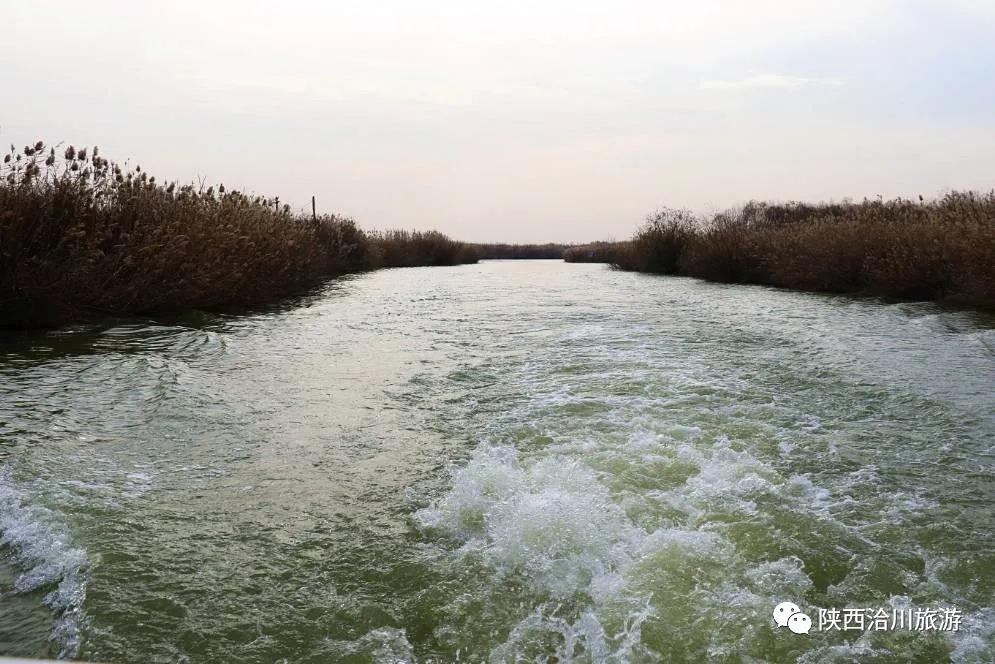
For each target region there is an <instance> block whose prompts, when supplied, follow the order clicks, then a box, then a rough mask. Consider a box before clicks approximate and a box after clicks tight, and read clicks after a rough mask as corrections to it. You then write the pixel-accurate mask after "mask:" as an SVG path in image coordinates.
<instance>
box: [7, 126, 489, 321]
mask: <svg viewBox="0 0 995 664" xmlns="http://www.w3.org/2000/svg"><path fill="white" fill-rule="evenodd" d="M473 260H475V258H474V257H473V252H472V251H470V250H469V249H468V248H467V245H464V244H462V243H459V242H455V241H453V240H450V239H449V238H447V237H445V236H444V235H442V234H441V233H434V232H429V233H405V232H399V231H395V232H392V233H386V234H367V233H364V232H363V231H362V230H360V229H359V228H358V227H357V226H356V224H355V222H354V221H353V220H351V219H348V218H344V217H339V216H336V215H312V214H304V213H295V212H292V211H291V209H290V207H289V206H287V205H285V204H281V203H280V200H279V199H278V198H266V197H262V196H255V195H251V194H246V193H243V192H240V191H234V190H229V189H225V187H224V186H217V187H213V186H212V187H205V186H196V185H191V184H186V185H180V184H178V183H176V182H157V181H156V179H155V178H154V177H152V176H150V175H149V174H148V173H146V172H145V171H143V170H142V169H141V167H140V166H136V167H135V168H134V169H129V168H127V167H123V166H122V165H120V164H117V163H115V162H112V161H109V160H107V159H105V158H104V157H103V156H102V155H100V153H99V151H98V150H97V148H93V149H92V150H87V149H86V148H83V149H76V148H75V147H73V146H69V147H65V148H63V147H59V148H55V147H49V146H46V145H45V144H44V143H43V142H41V141H39V142H37V143H35V144H34V145H31V146H25V147H24V148H23V149H22V150H18V149H16V148H14V147H13V146H12V147H11V149H10V152H9V153H7V154H5V155H4V157H3V159H2V163H0V326H2V327H29V326H52V325H59V324H63V323H66V322H69V321H73V320H77V319H80V318H87V317H91V316H97V315H107V314H131V313H147V312H156V311H163V310H178V309H188V308H218V307H229V306H244V305H256V304H261V303H266V302H269V301H272V300H274V299H276V298H279V297H281V296H284V295H287V294H289V293H292V292H295V291H298V290H300V289H302V288H306V287H308V286H309V285H313V284H315V283H316V282H317V281H318V280H320V279H322V278H325V277H328V276H333V275H339V274H344V273H347V272H356V271H361V270H368V269H374V268H378V267H394V266H412V265H448V264H454V263H459V262H467V261H473Z"/></svg>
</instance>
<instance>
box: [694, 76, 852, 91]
mask: <svg viewBox="0 0 995 664" xmlns="http://www.w3.org/2000/svg"><path fill="white" fill-rule="evenodd" d="M841 85H843V80H842V79H839V78H823V77H816V78H810V77H805V76H788V75H785V74H755V75H752V76H746V77H743V78H738V79H732V80H710V79H705V80H702V81H701V82H700V83H699V84H698V87H699V88H700V89H702V90H754V89H758V88H774V89H790V88H803V87H809V86H828V87H839V86H841Z"/></svg>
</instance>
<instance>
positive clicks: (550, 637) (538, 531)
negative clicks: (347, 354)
mask: <svg viewBox="0 0 995 664" xmlns="http://www.w3.org/2000/svg"><path fill="white" fill-rule="evenodd" d="M679 434H680V435H675V436H634V437H631V438H630V440H629V441H628V442H626V443H624V444H619V445H616V446H615V447H614V448H610V449H609V446H605V447H603V448H602V449H601V450H599V451H598V453H597V454H595V455H592V454H591V450H584V449H581V448H579V447H576V446H574V447H570V446H549V447H546V448H545V449H544V450H542V451H540V452H539V453H538V454H537V455H535V456H523V455H521V454H519V453H518V452H517V451H516V450H515V449H514V448H512V447H509V446H496V445H489V444H485V445H481V446H480V447H478V448H477V450H476V451H475V452H474V453H473V455H472V457H471V459H470V460H469V462H468V463H467V464H466V465H464V466H462V467H460V468H458V469H456V470H455V471H454V472H453V476H452V482H451V485H450V488H449V490H448V492H447V493H446V494H445V495H443V496H442V497H441V498H440V499H438V500H437V501H435V502H434V503H433V504H432V505H431V506H429V507H428V508H425V509H421V510H419V511H417V512H416V514H415V522H416V523H417V524H418V526H419V527H420V528H421V529H423V530H424V531H429V532H433V533H436V534H441V535H444V536H446V537H448V538H450V539H451V540H453V541H454V542H455V543H456V544H457V546H456V547H454V548H453V549H452V553H451V558H450V559H448V561H447V563H446V564H455V565H459V564H460V562H461V561H463V560H466V561H470V560H471V559H472V560H473V561H480V560H482V561H484V562H485V564H486V565H487V566H488V568H489V569H490V570H492V574H493V578H492V579H491V580H490V581H489V583H492V584H495V585H497V584H504V583H505V582H508V583H507V584H506V587H510V588H513V587H515V586H516V585H517V586H523V587H525V588H527V589H528V592H527V593H526V594H525V595H523V596H522V597H521V598H519V599H521V600H523V601H522V603H521V606H522V611H521V612H520V613H519V618H518V622H517V624H515V623H512V624H508V625H507V629H508V631H507V633H506V636H505V639H504V641H503V642H502V643H500V644H498V645H496V646H494V647H493V648H492V650H491V652H490V658H491V659H492V660H493V661H547V660H546V658H547V657H548V656H549V655H551V654H555V656H556V661H563V662H571V661H581V662H627V661H632V660H637V661H655V660H662V661H683V660H685V659H687V658H689V657H692V656H694V655H695V654H701V653H707V654H708V656H709V657H712V658H718V659H722V658H725V657H730V658H731V657H737V656H743V657H754V658H760V659H762V658H764V656H765V654H769V650H765V648H769V647H770V646H769V641H770V639H771V638H772V637H771V635H770V634H769V633H768V632H769V627H768V626H767V623H768V622H769V613H770V609H771V607H773V606H774V605H776V604H777V603H778V602H779V601H781V598H785V597H787V598H799V599H801V598H804V597H805V596H806V594H807V593H810V592H811V591H812V589H813V582H812V580H811V577H810V575H809V573H808V572H807V571H806V569H805V566H804V564H803V562H802V560H801V559H800V558H799V557H797V556H795V555H790V554H789V555H783V557H776V556H775V557H773V558H771V555H770V551H771V550H772V549H771V548H770V547H769V546H768V545H765V544H764V542H768V543H769V542H776V540H777V538H778V537H779V536H780V529H781V528H782V527H788V528H789V529H790V528H791V527H801V528H806V527H807V526H805V525H804V524H806V523H807V524H811V526H812V527H813V528H817V529H821V530H828V531H829V532H835V533H839V534H840V536H841V537H843V538H844V539H843V540H841V542H842V544H843V545H845V546H855V544H854V543H866V540H865V539H863V537H862V536H861V535H860V534H859V532H854V529H852V528H848V527H847V526H846V525H845V524H844V523H843V522H841V521H839V520H838V519H837V518H836V517H834V508H835V507H836V506H838V504H839V501H838V499H836V500H837V502H834V498H835V497H834V495H833V494H832V493H831V492H830V491H828V490H827V489H825V488H822V487H820V486H818V485H816V484H815V483H814V482H813V481H812V480H811V478H810V477H808V476H804V475H800V476H799V475H795V476H785V475H783V474H781V473H780V472H778V471H777V470H776V469H775V468H773V467H772V466H771V465H768V464H766V463H764V462H762V461H761V460H760V459H758V458H757V457H755V456H754V455H753V454H751V452H750V451H749V450H746V449H737V448H736V447H735V446H734V445H733V444H731V443H730V441H729V440H727V439H726V438H725V437H718V438H715V439H711V440H709V439H707V438H706V437H705V436H704V435H702V434H701V432H700V431H699V430H695V429H693V428H683V429H682V430H681V431H680V432H679ZM567 450H569V452H567ZM606 455H607V456H609V457H610V456H612V455H615V456H616V457H617V459H616V462H617V463H615V465H612V461H611V460H609V461H608V462H606V461H605V458H606ZM623 461H624V462H625V463H630V462H631V464H630V465H629V466H623V465H622V463H623ZM588 462H592V463H595V464H596V467H600V468H609V470H601V471H598V470H595V467H592V466H591V465H588ZM646 463H649V464H652V473H653V474H654V476H655V477H656V478H659V479H662V485H664V486H661V488H655V489H646V488H645V487H640V486H636V487H627V486H626V485H625V483H624V482H623V483H619V481H618V476H617V475H618V472H619V470H618V469H619V468H624V467H629V468H632V467H639V465H640V464H646ZM609 486H614V487H621V488H616V490H615V491H612V490H609V488H608V487H609ZM647 513H649V514H652V515H653V518H645V517H644V515H645V514H647ZM786 515H787V516H786ZM896 516H898V515H896ZM785 518H788V519H790V521H788V522H785V521H784V519H785ZM796 524H802V525H801V526H798V525H796ZM741 526H742V527H744V528H747V529H753V532H755V533H756V534H755V535H753V536H752V541H753V544H751V540H749V539H747V540H744V539H743V538H742V536H740V535H738V534H737V529H738V528H739V527H741ZM756 542H759V544H756ZM751 546H757V547H760V548H753V549H751ZM765 547H766V548H765ZM789 550H790V549H789ZM847 582H849V579H847V581H846V582H845V583H847ZM830 592H832V589H830ZM847 594H849V593H847ZM500 595H501V593H500V592H499V593H497V596H499V597H500ZM976 622H977V623H980V622H983V621H976ZM454 628H457V629H458V626H454ZM989 637H990V634H987V633H981V631H980V628H975V629H974V631H973V632H970V633H968V634H963V635H960V636H957V635H955V636H954V637H953V640H952V642H951V647H952V648H953V655H954V660H955V661H973V660H972V659H971V654H973V653H976V652H979V651H983V652H987V650H984V648H987V643H988V641H989ZM806 638H808V639H809V641H808V642H807V646H806V651H807V652H806V654H805V656H806V657H807V658H808V659H806V661H812V662H815V661H834V659H835V658H841V657H842V658H843V659H845V658H846V657H847V656H860V655H866V654H868V653H871V652H874V651H875V649H878V650H880V652H883V653H889V652H891V654H894V652H892V651H891V648H892V647H901V646H900V644H898V643H897V642H893V643H888V644H881V643H875V644H874V646H873V647H872V646H871V645H870V643H869V642H867V641H860V640H858V641H855V642H853V643H850V644H848V645H843V644H840V643H838V642H834V641H831V640H829V639H827V638H822V637H819V636H818V635H812V636H811V637H806ZM979 649H981V650H979ZM796 654H797V653H796ZM840 661H842V660H840Z"/></svg>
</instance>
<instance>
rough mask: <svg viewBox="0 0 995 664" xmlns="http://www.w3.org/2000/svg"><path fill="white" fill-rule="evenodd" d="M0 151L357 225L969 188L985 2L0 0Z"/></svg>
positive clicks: (540, 219)
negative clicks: (109, 161) (10, 146)
mask: <svg viewBox="0 0 995 664" xmlns="http://www.w3.org/2000/svg"><path fill="white" fill-rule="evenodd" d="M0 26H2V30H0V144H3V143H14V144H17V145H19V146H20V145H24V144H27V143H33V142H34V141H36V140H45V141H46V142H47V143H58V142H64V143H66V144H70V143H72V144H75V145H76V146H82V145H99V146H100V148H101V153H102V154H103V155H104V156H107V157H110V158H113V159H117V160H120V161H124V160H126V159H127V160H130V163H131V164H133V165H134V164H139V165H141V166H142V167H143V169H145V170H148V171H150V172H151V173H152V174H154V175H157V176H158V177H159V179H160V180H163V179H166V180H173V179H175V180H179V181H181V182H189V181H200V180H204V181H206V182H208V183H212V184H215V183H225V184H226V185H227V186H229V187H233V188H238V189H242V190H247V191H253V192H255V193H258V194H265V195H268V196H280V198H281V200H282V201H284V202H288V203H290V204H291V205H293V206H294V207H298V208H304V207H307V208H310V200H311V196H312V195H314V196H316V198H317V205H318V209H319V211H320V212H335V213H338V214H342V215H346V216H350V217H353V218H354V219H356V220H357V222H359V224H360V225H361V226H362V227H364V228H371V229H372V228H417V229H429V228H434V229H438V230H441V231H443V232H445V233H447V234H449V235H452V236H454V237H456V238H459V239H462V240H468V241H507V242H547V241H564V242H581V241H592V240H608V239H622V238H625V237H628V236H629V235H630V234H631V233H632V231H633V230H635V228H636V227H637V226H638V225H639V224H640V223H641V222H642V220H643V219H644V217H645V216H646V215H647V214H649V213H651V212H652V211H654V210H655V209H657V208H660V207H662V206H668V207H681V208H690V209H692V210H694V211H696V212H703V213H705V212H709V211H714V210H718V209H722V208H726V207H729V206H734V205H737V204H741V203H743V202H745V201H748V200H751V199H768V200H811V201H818V200H839V199H843V198H848V197H849V198H854V199H861V198H864V197H876V196H879V195H880V196H884V197H891V196H916V195H919V194H922V195H924V196H927V197H931V196H936V195H940V194H942V193H943V192H945V191H948V190H950V189H978V190H985V191H988V190H991V189H992V188H993V187H995V0H987V1H986V0H946V1H938V0H936V1H934V0H863V1H859V2H849V1H847V0H838V1H836V2H821V1H820V2H815V1H809V0H790V1H785V2H779V1H773V0H767V1H765V0H748V1H747V0H742V1H733V0H726V1H721V0H698V1H694V2H690V1H688V2H669V1H664V0H656V1H653V2H641V1H640V2H637V1H634V0H633V1H626V0H613V1H612V2H607V1H606V2H597V3H594V2H585V1H584V0H551V1H543V0H530V1H524V2H523V1H519V0H503V1H502V2H487V3H484V2H472V1H470V0H419V1H418V2H414V1H410V0H409V1H401V0H383V1H379V2H378V1H375V0H366V1H364V2H338V1H325V2H320V1H318V0H314V1H304V0H281V1H280V2H272V1H269V2H256V1H253V0H237V1H229V0H199V1H197V2H185V1H184V2H179V1H177V2H170V1H165V0H162V1H157V2H148V3H146V2H135V1H134V0H130V1H129V2H110V1H102V0H88V1H86V2H69V1H65V0H64V1H57V2H56V1H49V0H30V2H25V1H24V0H0Z"/></svg>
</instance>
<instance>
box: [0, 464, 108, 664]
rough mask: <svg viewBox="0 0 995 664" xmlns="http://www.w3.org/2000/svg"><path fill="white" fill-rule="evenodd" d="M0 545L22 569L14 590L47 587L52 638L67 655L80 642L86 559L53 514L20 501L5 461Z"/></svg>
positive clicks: (0, 487)
mask: <svg viewBox="0 0 995 664" xmlns="http://www.w3.org/2000/svg"><path fill="white" fill-rule="evenodd" d="M0 550H5V551H7V552H9V553H10V555H11V556H12V559H13V562H14V564H15V565H16V567H17V568H18V569H20V570H22V571H21V573H20V575H19V576H18V577H17V578H16V579H15V581H14V587H13V589H12V590H13V592H16V593H27V592H32V591H36V590H41V589H45V588H49V587H52V586H54V587H52V589H51V590H50V591H49V592H48V593H47V594H46V595H45V596H44V598H43V601H44V603H45V605H46V606H48V607H49V608H50V609H51V610H52V611H53V612H54V613H55V614H56V621H55V624H54V627H53V630H52V640H53V641H55V642H56V643H58V644H59V646H60V648H61V652H60V657H72V656H74V655H75V653H76V650H77V648H78V647H79V632H80V623H81V619H82V604H83V599H84V596H85V592H86V578H87V569H88V567H89V561H88V559H87V557H86V553H85V552H84V551H83V550H82V549H79V548H76V547H73V546H72V544H71V543H70V541H69V534H68V532H67V531H66V529H65V528H64V527H63V526H61V525H60V524H59V522H58V519H57V518H56V516H55V514H54V513H53V512H52V511H51V510H49V509H46V508H44V507H41V506H38V505H28V504H26V502H25V495H24V491H23V489H22V488H21V486H19V485H18V483H17V482H16V481H15V480H14V479H13V478H12V477H11V472H10V467H9V466H3V467H0Z"/></svg>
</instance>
